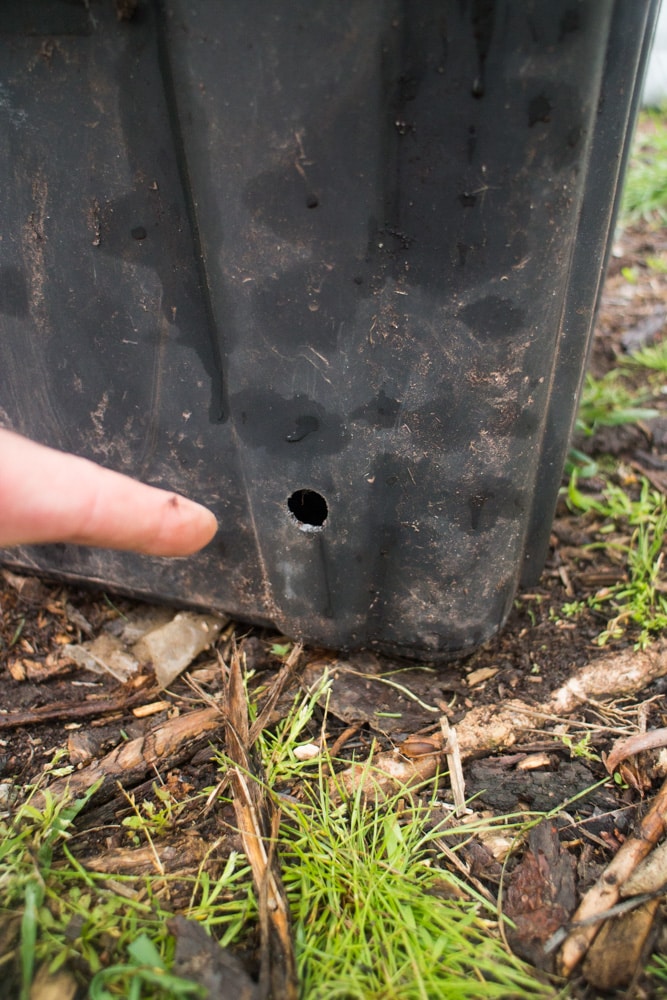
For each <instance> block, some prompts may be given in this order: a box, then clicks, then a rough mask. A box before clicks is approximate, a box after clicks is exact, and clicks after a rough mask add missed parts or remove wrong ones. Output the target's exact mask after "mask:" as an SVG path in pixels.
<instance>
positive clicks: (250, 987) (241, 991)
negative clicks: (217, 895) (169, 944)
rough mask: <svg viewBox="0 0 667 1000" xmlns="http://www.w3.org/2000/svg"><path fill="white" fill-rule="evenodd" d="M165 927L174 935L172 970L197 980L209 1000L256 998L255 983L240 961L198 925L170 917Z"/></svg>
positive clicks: (195, 981) (192, 921) (178, 974)
mask: <svg viewBox="0 0 667 1000" xmlns="http://www.w3.org/2000/svg"><path fill="white" fill-rule="evenodd" d="M167 927H168V929H169V931H170V933H171V934H173V935H174V937H175V938H176V954H175V957H174V965H173V969H172V971H173V972H174V973H175V974H176V975H177V976H181V977H182V978H183V979H189V980H190V982H193V983H198V984H199V985H200V986H203V987H204V989H205V990H207V996H208V997H210V998H211V1000H259V990H258V987H257V984H256V983H255V982H254V981H253V980H252V979H251V978H250V976H249V975H248V973H247V972H246V970H245V967H244V965H243V963H242V962H241V960H240V959H239V958H237V956H236V955H234V954H233V952H231V951H230V950H229V949H228V948H223V947H222V946H221V945H219V944H218V943H217V941H214V940H213V938H211V937H209V935H208V934H207V933H206V931H205V930H204V928H203V927H202V926H201V924H198V923H197V922H196V921H195V920H187V919H186V918H185V917H182V916H177V917H172V918H171V920H168V921H167Z"/></svg>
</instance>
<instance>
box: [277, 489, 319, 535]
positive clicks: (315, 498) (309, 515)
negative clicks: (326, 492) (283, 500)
mask: <svg viewBox="0 0 667 1000" xmlns="http://www.w3.org/2000/svg"><path fill="white" fill-rule="evenodd" d="M287 506H288V508H289V510H290V512H291V513H292V514H294V516H295V518H296V519H297V521H298V522H299V524H303V525H309V526H310V527H312V528H321V527H322V525H323V524H324V522H325V521H326V519H327V515H328V513H329V508H328V507H327V502H326V500H325V499H324V497H323V496H322V495H321V494H320V493H316V492H315V490H295V491H294V493H292V496H291V497H290V498H289V500H288V501H287Z"/></svg>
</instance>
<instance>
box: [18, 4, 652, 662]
mask: <svg viewBox="0 0 667 1000" xmlns="http://www.w3.org/2000/svg"><path fill="white" fill-rule="evenodd" d="M119 8H123V9H124V10H125V11H126V13H127V14H131V13H132V9H131V8H132V5H131V4H125V5H119ZM655 11H656V5H655V4H653V3H648V2H647V3H632V4H631V3H627V2H626V0H618V2H616V3H614V2H611V0H586V2H583V3H576V2H572V0H569V2H556V0H534V2H531V3H515V2H510V0H497V2H495V3H494V2H491V0H461V2H457V3H454V2H451V3H442V4H433V3H431V2H426V0H416V2H414V3H411V4H403V3H399V2H398V0H395V2H391V0H354V2H352V3H349V4H343V5H341V4H331V3H327V2H314V0H307V2H306V0H293V2H291V3H290V4H266V3H264V2H259V0H247V2H245V3H244V4H243V5H239V4H234V3H225V4H222V3H220V2H218V0H164V2H163V3H160V4H157V3H156V4H153V3H149V2H147V0H139V3H138V5H137V8H136V11H135V12H134V16H132V17H131V18H130V19H122V18H119V17H117V15H116V11H115V10H114V5H113V4H112V3H109V2H107V0H104V2H102V0H90V3H87V4H83V3H81V4H72V3H65V2H62V0H42V2H40V3H36V2H31V0H15V2H12V0H4V3H3V4H2V5H1V6H0V125H1V128H2V135H3V137H4V138H3V143H4V145H3V149H4V155H3V157H2V158H1V159H0V184H1V187H2V190H3V191H4V192H11V196H10V197H6V198H5V199H4V200H3V205H2V209H1V212H2V240H1V241H0V311H1V312H2V326H1V330H2V332H1V334H0V420H1V422H2V424H4V425H5V426H10V427H14V428H15V429H17V430H19V431H21V432H23V433H26V434H28V435H30V436H32V437H35V438H37V439H39V440H41V441H44V442H45V443H48V444H52V445H55V446H58V447H61V448H64V449H68V450H71V451H75V452H79V453H82V454H85V455H87V456H88V457H90V458H92V459H94V460H96V461H99V462H102V463H103V464H105V465H109V466H111V467H113V468H117V469H120V470H122V471H125V472H127V473H130V474H132V475H134V476H136V477H140V478H143V479H146V480H148V481H150V482H153V483H157V484H164V485H168V486H169V487H171V488H173V489H176V490H180V491H183V492H184V493H186V494H188V495H190V496H193V497H194V498H196V499H198V500H201V501H203V502H204V503H206V504H208V505H210V506H211V507H212V508H213V509H214V511H215V512H216V514H217V515H218V517H219V520H220V525H221V527H220V532H219V535H218V537H217V538H216V539H215V540H214V542H212V543H211V545H210V546H209V547H208V548H207V549H206V551H205V552H203V553H202V554H200V555H198V556H196V557H193V558H191V559H186V560H177V561H168V560H160V559H148V558H145V557H138V556H131V555H127V554H117V553H109V552H100V551H93V550H87V549H83V548H78V547H74V546H42V547H32V548H28V547H26V548H23V549H20V550H17V551H14V552H6V553H5V554H4V559H5V561H7V562H8V563H11V564H12V565H14V566H18V567H23V568H32V569H36V570H39V571H42V572H47V573H51V574H53V575H56V576H59V577H62V578H66V579H74V580H83V581H90V582H91V583H94V584H103V585H104V586H106V587H113V588H117V589H120V590H122V591H125V592H128V593H131V594H137V595H141V596H143V597H148V598H150V597H152V598H155V599H157V600H164V601H171V602H177V603H180V604H183V605H193V606H199V607H212V608H219V609H222V610H225V611H227V612H230V613H232V614H233V615H236V616H237V617H239V618H241V619H246V620H248V621H253V622H258V623H264V624H271V625H275V626H276V627H277V628H279V629H281V630H282V631H284V632H286V633H287V634H288V635H291V636H293V637H298V638H303V639H305V640H308V641H310V642H317V643H320V644H324V645H327V646H331V647H356V646H368V647H371V648H378V649H383V650H386V651H389V652H393V653H399V654H405V655H408V656H416V657H426V658H429V659H439V658H444V657H447V656H450V655H453V654H455V653H460V652H463V651H466V650H469V649H472V648H473V647H474V646H475V645H477V644H478V643H480V642H482V641H484V640H485V639H486V638H488V637H489V636H490V635H492V634H493V632H494V631H495V630H496V629H498V628H499V627H500V626H501V625H502V623H503V621H504V619H505V617H506V615H507V613H508V611H509V609H510V607H511V604H512V600H513V597H514V594H515V592H516V588H517V586H518V584H519V582H520V581H521V579H523V580H525V581H530V580H533V579H535V577H536V575H537V574H539V572H540V569H541V566H542V563H543V559H544V555H545V552H546V547H547V544H548V536H549V525H550V521H551V517H552V513H553V509H554V505H555V500H556V493H557V488H558V485H559V479H560V475H561V469H562V465H563V461H564V457H565V454H566V450H567V442H568V437H569V433H570V428H571V423H572V419H573V415H574V411H575V403H576V397H577V393H578V390H579V386H580V382H581V378H582V372H583V369H584V364H585V359H586V354H587V349H588V343H589V338H590V332H591V325H592V320H593V314H594V309H595V304H596V301H597V297H598V292H599V287H600V282H601V277H602V273H603V268H604V262H605V255H606V252H607V247H608V243H609V236H610V232H611V230H612V227H613V219H614V211H615V206H616V200H617V195H618V190H619V181H620V177H621V173H622V169H623V164H624V161H625V157H626V153H627V144H628V141H629V136H630V132H631V128H632V123H633V120H634V115H635V112H636V105H637V98H638V94H639V88H640V78H641V74H642V67H643V64H644V62H645V58H646V50H647V47H648V44H649V40H650V34H651V30H652V24H653V20H654V17H655ZM128 516H129V517H131V511H128Z"/></svg>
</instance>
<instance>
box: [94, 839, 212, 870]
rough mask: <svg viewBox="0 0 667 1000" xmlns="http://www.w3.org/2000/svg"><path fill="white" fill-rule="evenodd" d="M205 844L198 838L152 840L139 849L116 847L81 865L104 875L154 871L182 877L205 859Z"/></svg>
mask: <svg viewBox="0 0 667 1000" xmlns="http://www.w3.org/2000/svg"><path fill="white" fill-rule="evenodd" d="M207 851H208V845H207V844H206V842H205V840H204V839H203V838H202V837H200V836H198V835H196V834H195V835H194V836H181V837H170V838H169V840H168V841H165V842H164V843H162V842H161V841H160V839H159V838H154V839H153V843H152V845H151V844H147V845H145V846H143V847H133V848H129V849H128V848H124V847H118V848H114V849H112V850H108V851H105V852H104V853H103V854H96V855H94V856H93V857H89V858H85V859H84V861H83V863H84V864H85V866H86V868H90V869H91V871H95V872H103V873H106V874H108V875H152V874H155V871H156V870H158V871H159V874H160V875H164V874H165V873H166V872H178V873H179V874H182V873H183V872H185V871H186V870H187V869H188V868H192V869H196V868H198V867H199V865H200V864H201V862H202V861H203V859H204V858H205V857H206V852H207Z"/></svg>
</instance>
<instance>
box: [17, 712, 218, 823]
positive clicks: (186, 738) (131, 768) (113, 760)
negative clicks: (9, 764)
mask: <svg viewBox="0 0 667 1000" xmlns="http://www.w3.org/2000/svg"><path fill="white" fill-rule="evenodd" d="M221 726H222V717H221V715H220V711H219V710H218V709H216V708H202V709H198V710H197V711H195V712H187V713H186V714H184V715H179V716H177V717H176V718H175V719H169V720H168V721H167V722H164V723H162V725H159V726H154V727H153V728H152V729H150V730H149V731H148V732H147V733H146V734H145V735H144V736H139V737H137V738H136V739H134V740H129V741H128V742H127V743H122V744H121V745H120V746H118V747H115V748H114V749H113V750H111V751H110V752H109V753H108V754H106V756H104V757H102V758H101V759H100V760H96V761H94V762H93V763H91V764H89V765H88V766H87V767H83V768H82V769H81V770H80V771H75V772H74V774H70V775H68V776H67V778H58V779H57V780H56V781H54V782H53V783H52V784H51V785H49V792H50V793H51V794H52V795H54V796H57V797H61V796H62V797H64V798H70V799H72V798H77V797H78V796H80V795H83V793H84V792H86V791H87V790H88V789H89V788H90V787H91V786H92V785H94V784H95V783H97V782H100V788H99V789H98V792H97V794H98V796H99V797H100V798H101V799H103V798H104V797H105V796H107V797H108V795H109V793H112V794H113V792H115V791H116V782H117V781H119V780H120V781H122V783H123V785H124V786H131V785H132V784H137V783H138V782H139V781H141V780H142V779H143V778H144V776H145V775H146V774H148V773H149V772H150V771H151V770H152V769H153V766H156V767H159V768H160V769H163V770H164V769H168V768H169V767H173V766H175V765H176V764H178V763H179V762H180V761H181V760H182V759H183V756H184V754H187V748H188V747H189V746H190V745H191V744H192V743H194V742H195V741H197V740H199V739H201V737H202V736H204V734H205V733H209V732H212V731H214V730H215V729H219V728H220V727H221ZM34 801H35V803H40V804H41V802H42V796H41V793H40V792H37V793H36V795H35V799H34Z"/></svg>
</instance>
